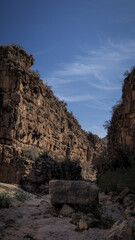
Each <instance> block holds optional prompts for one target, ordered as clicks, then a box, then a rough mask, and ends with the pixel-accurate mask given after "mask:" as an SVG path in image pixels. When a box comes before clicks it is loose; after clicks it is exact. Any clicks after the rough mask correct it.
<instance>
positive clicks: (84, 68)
mask: <svg viewBox="0 0 135 240" xmlns="http://www.w3.org/2000/svg"><path fill="white" fill-rule="evenodd" d="M134 58H135V41H134V40H129V41H127V42H125V43H114V42H112V41H111V40H108V42H107V43H106V44H104V46H101V47H99V48H98V49H96V50H87V53H86V52H84V53H83V54H82V55H79V56H77V57H76V59H75V61H73V62H70V63H64V64H61V65H60V66H59V68H57V69H56V70H54V71H53V72H52V73H50V74H49V75H48V76H47V79H48V81H49V82H50V83H51V85H52V86H54V87H55V85H58V84H64V83H71V82H75V81H78V79H79V81H85V82H87V83H90V84H91V85H92V86H93V87H95V88H100V89H104V90H108V91H110V90H117V89H119V88H120V86H118V85H117V86H115V85H114V84H113V82H114V81H116V80H115V78H116V74H117V72H118V71H119V72H120V71H121V73H122V71H123V67H126V64H125V63H126V62H127V61H128V60H131V59H132V60H133V59H134ZM110 73H113V75H114V79H112V78H111V79H110ZM100 83H102V84H104V86H102V88H101V86H100ZM98 85H99V86H98Z"/></svg>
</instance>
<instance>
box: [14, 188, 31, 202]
mask: <svg viewBox="0 0 135 240" xmlns="http://www.w3.org/2000/svg"><path fill="white" fill-rule="evenodd" d="M14 196H15V198H16V199H17V200H18V201H20V202H25V201H26V200H28V199H29V198H30V194H29V193H27V192H25V191H23V190H21V189H17V190H16V192H15V195H14Z"/></svg>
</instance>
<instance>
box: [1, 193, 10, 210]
mask: <svg viewBox="0 0 135 240" xmlns="http://www.w3.org/2000/svg"><path fill="white" fill-rule="evenodd" d="M11 206H12V197H11V196H10V195H9V193H7V192H4V191H3V192H1V193H0V208H9V207H11Z"/></svg>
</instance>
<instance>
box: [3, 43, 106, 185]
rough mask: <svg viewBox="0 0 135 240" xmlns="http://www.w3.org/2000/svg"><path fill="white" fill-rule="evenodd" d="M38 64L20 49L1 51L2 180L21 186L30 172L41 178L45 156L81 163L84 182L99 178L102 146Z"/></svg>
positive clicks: (13, 48) (11, 48) (4, 48)
mask: <svg viewBox="0 0 135 240" xmlns="http://www.w3.org/2000/svg"><path fill="white" fill-rule="evenodd" d="M33 62H34V59H33V57H32V55H28V54H27V53H26V52H25V51H24V50H22V49H21V48H20V47H18V46H16V45H12V46H1V47H0V181H5V182H12V183H19V182H20V180H22V179H23V180H24V179H27V177H28V176H29V175H30V174H31V173H32V174H31V176H32V178H35V179H36V177H35V176H38V178H40V179H41V177H40V176H41V175H43V172H42V166H43V162H44V159H43V158H40V156H41V155H42V154H44V153H47V154H48V156H49V157H50V158H51V159H53V160H54V161H56V162H61V161H64V160H65V159H70V160H71V161H76V160H79V161H80V165H81V166H82V168H83V170H82V175H83V177H85V178H87V179H92V180H93V179H95V172H93V170H92V164H91V161H92V159H93V157H94V156H96V155H97V154H98V153H99V152H100V151H101V149H102V145H103V143H102V141H101V140H100V139H99V138H98V137H97V136H94V135H92V134H88V133H86V132H85V131H83V130H82V129H81V126H80V125H79V124H78V122H77V120H76V119H75V118H74V117H73V115H72V113H69V112H68V111H67V108H66V106H65V105H66V104H65V103H64V102H61V101H59V100H58V98H57V97H55V96H54V94H53V92H52V91H51V89H50V87H49V86H47V85H44V84H43V82H42V80H40V77H39V74H38V73H37V72H34V71H32V70H31V69H30V67H31V65H32V64H33ZM53 166H54V165H53Z"/></svg>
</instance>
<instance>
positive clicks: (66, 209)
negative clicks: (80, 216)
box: [60, 204, 75, 217]
mask: <svg viewBox="0 0 135 240" xmlns="http://www.w3.org/2000/svg"><path fill="white" fill-rule="evenodd" d="M74 212H75V210H74V209H73V208H71V207H70V206H69V205H67V204H64V205H63V206H62V209H61V211H60V215H62V216H64V217H71V216H72V214H73V213H74Z"/></svg>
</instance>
